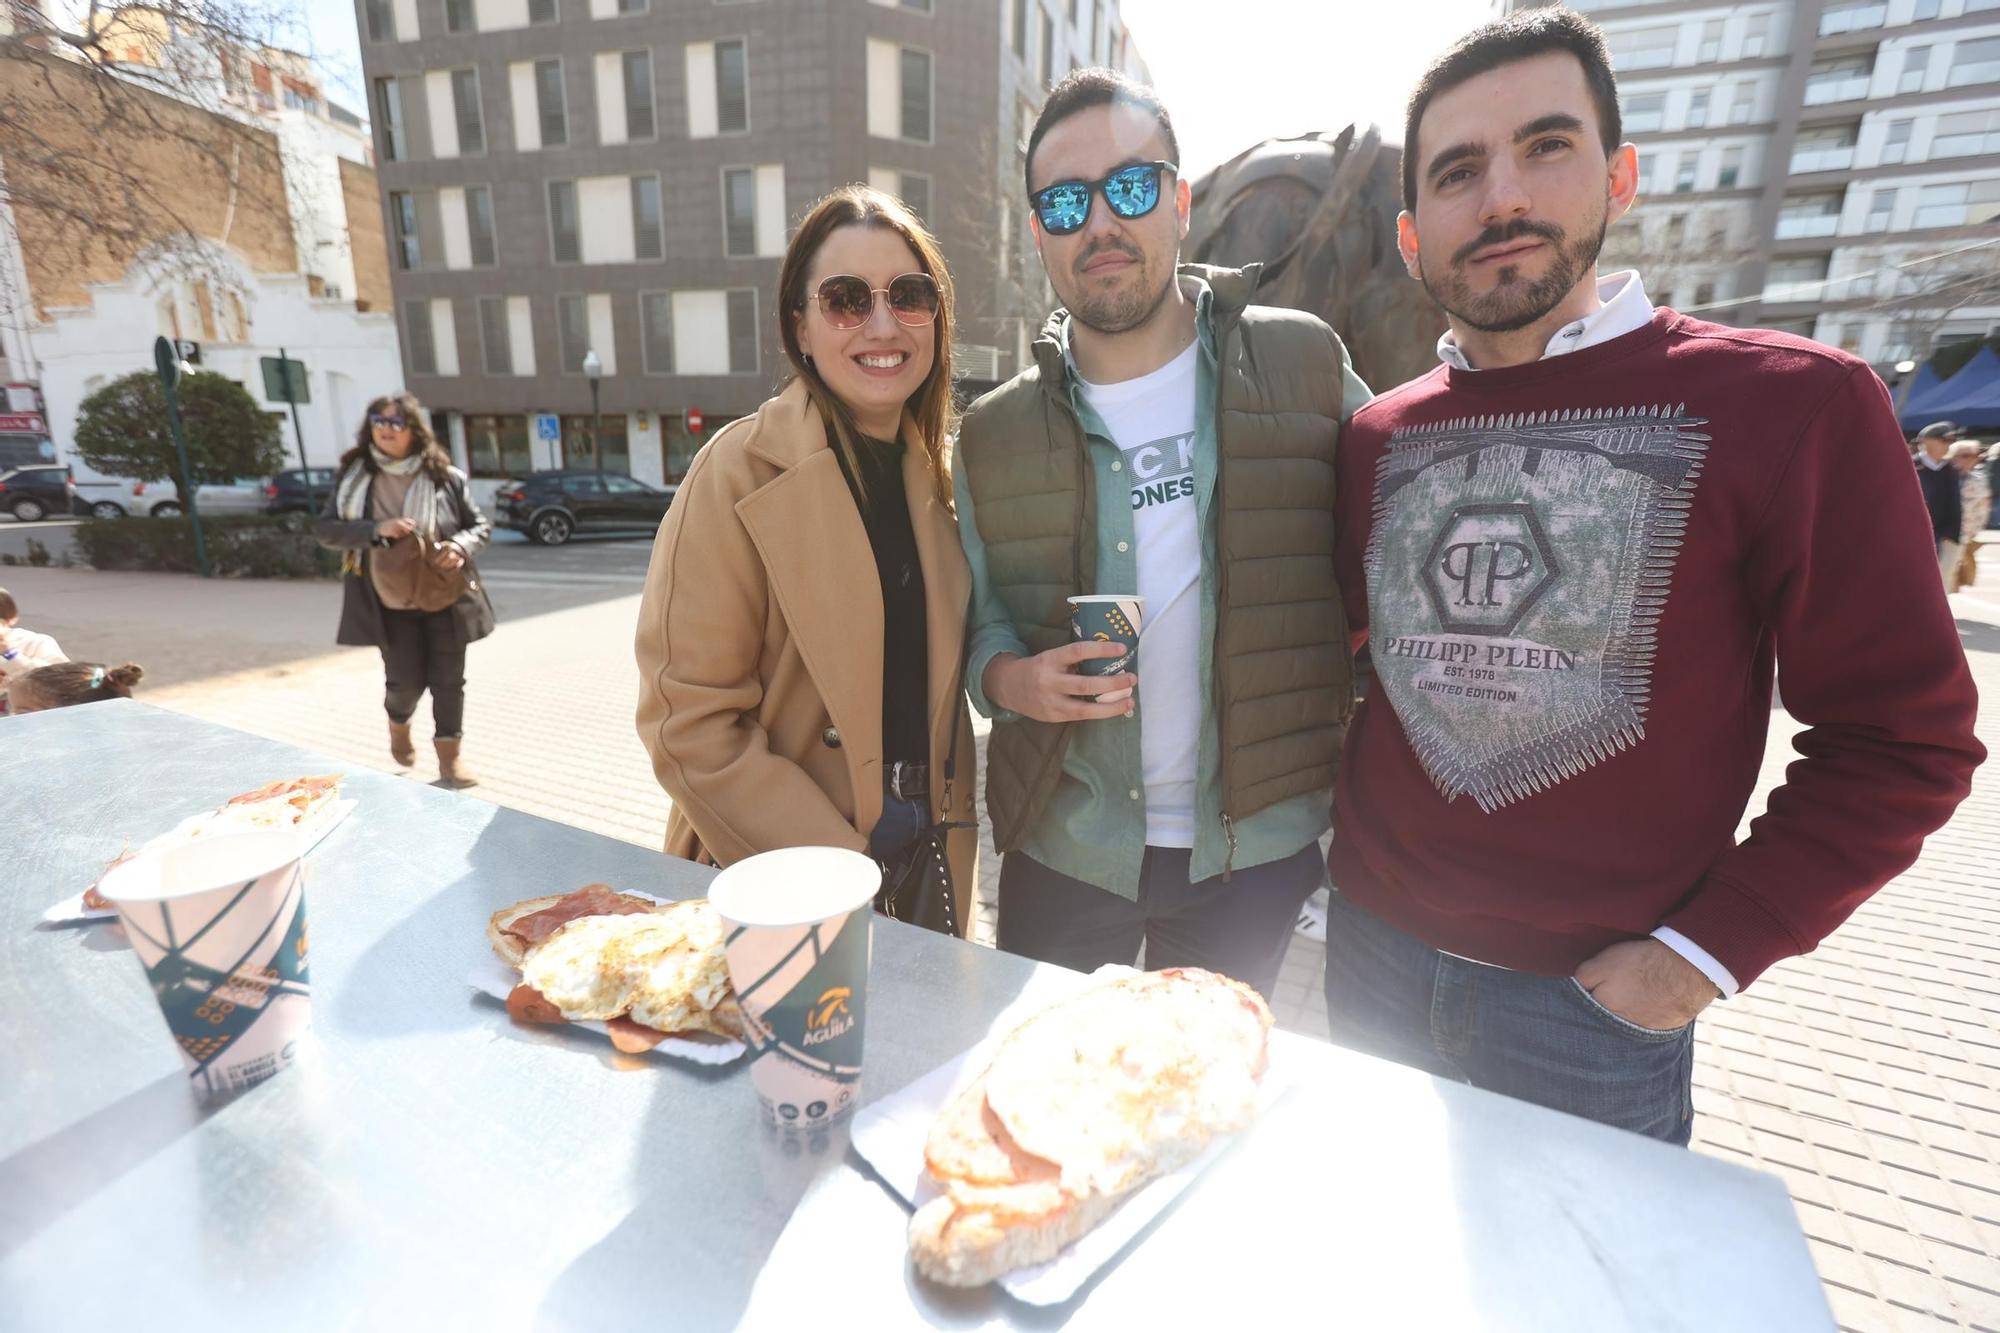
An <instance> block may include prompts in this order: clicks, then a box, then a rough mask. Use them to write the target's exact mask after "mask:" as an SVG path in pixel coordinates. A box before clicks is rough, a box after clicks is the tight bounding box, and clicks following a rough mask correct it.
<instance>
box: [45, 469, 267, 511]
mask: <svg viewBox="0 0 2000 1333" xmlns="http://www.w3.org/2000/svg"><path fill="white" fill-rule="evenodd" d="M76 493H77V497H78V498H79V499H81V500H82V501H83V503H84V504H86V505H88V506H89V508H90V516H91V517H92V518H124V517H126V516H127V515H129V514H138V515H142V516H147V517H152V518H167V517H170V516H172V515H174V514H178V513H180V512H181V502H180V496H179V494H178V492H176V490H175V489H174V484H173V483H172V482H170V481H132V480H129V479H125V478H118V477H88V478H86V477H79V478H78V479H77V483H76ZM264 498H265V497H264V479H263V478H262V477H239V478H237V479H236V480H234V481H216V482H208V481H205V482H203V483H201V485H199V486H197V487H195V492H194V502H195V504H196V505H197V506H198V507H199V508H200V509H201V512H202V513H204V514H257V513H262V512H263V509H264Z"/></svg>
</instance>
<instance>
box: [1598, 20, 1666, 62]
mask: <svg viewBox="0 0 2000 1333" xmlns="http://www.w3.org/2000/svg"><path fill="white" fill-rule="evenodd" d="M1679 41H1680V29H1679V28H1639V29H1637V30H1635V31H1632V32H1621V33H1613V34H1609V35H1607V36H1606V38H1605V45H1606V46H1608V47H1610V48H1611V67H1612V68H1613V69H1616V70H1619V71H1621V72H1622V71H1629V70H1635V69H1665V68H1666V67H1667V66H1669V65H1671V64H1673V63H1674V47H1675V46H1676V45H1677V44H1678V43H1679Z"/></svg>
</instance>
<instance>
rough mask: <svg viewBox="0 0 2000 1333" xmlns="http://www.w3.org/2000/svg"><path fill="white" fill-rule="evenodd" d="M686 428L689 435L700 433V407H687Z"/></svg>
mask: <svg viewBox="0 0 2000 1333" xmlns="http://www.w3.org/2000/svg"><path fill="white" fill-rule="evenodd" d="M687 428H688V434H690V435H699V434H701V409H700V408H698V407H690V408H689V409H688V410H687Z"/></svg>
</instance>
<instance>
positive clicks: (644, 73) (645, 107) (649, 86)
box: [620, 51, 653, 139]
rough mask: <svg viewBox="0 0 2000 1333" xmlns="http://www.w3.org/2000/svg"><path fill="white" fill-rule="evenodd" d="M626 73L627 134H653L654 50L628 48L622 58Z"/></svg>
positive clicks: (629, 136)
mask: <svg viewBox="0 0 2000 1333" xmlns="http://www.w3.org/2000/svg"><path fill="white" fill-rule="evenodd" d="M620 63H621V64H622V65H623V66H624V73H625V137H626V138H627V139H650V138H652V137H653V53H652V52H651V51H627V52H625V53H624V55H623V56H622V57H620Z"/></svg>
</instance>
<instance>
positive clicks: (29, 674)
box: [13, 662, 146, 709]
mask: <svg viewBox="0 0 2000 1333" xmlns="http://www.w3.org/2000/svg"><path fill="white" fill-rule="evenodd" d="M145 674H146V671H145V668H144V667H141V666H140V665H139V664H138V663H137V662H126V663H124V664H123V665H121V666H115V667H107V666H102V665H100V664H98V663H96V662H57V663H56V664H54V665H53V666H45V667H36V668H35V669H34V670H33V671H24V672H22V673H21V674H20V675H18V676H16V677H14V682H13V684H14V688H15V689H16V690H19V691H21V693H22V697H24V698H25V697H27V696H28V695H33V696H34V700H35V702H36V703H38V704H40V705H41V706H42V707H43V708H45V709H46V708H69V707H71V706H73V705H75V704H92V703H96V702H97V701H98V700H100V699H129V698H131V697H132V687H133V686H135V685H137V684H138V683H139V678H140V677H141V676H144V675H145Z"/></svg>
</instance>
